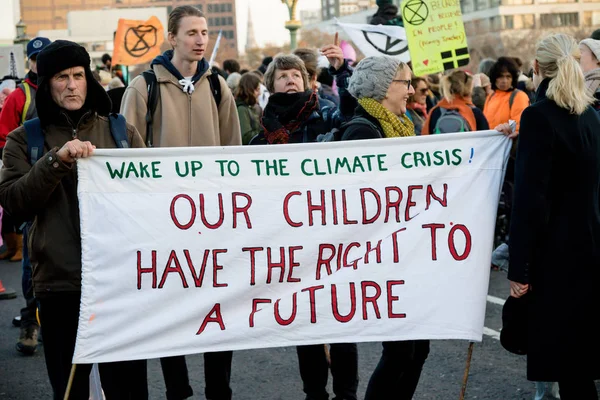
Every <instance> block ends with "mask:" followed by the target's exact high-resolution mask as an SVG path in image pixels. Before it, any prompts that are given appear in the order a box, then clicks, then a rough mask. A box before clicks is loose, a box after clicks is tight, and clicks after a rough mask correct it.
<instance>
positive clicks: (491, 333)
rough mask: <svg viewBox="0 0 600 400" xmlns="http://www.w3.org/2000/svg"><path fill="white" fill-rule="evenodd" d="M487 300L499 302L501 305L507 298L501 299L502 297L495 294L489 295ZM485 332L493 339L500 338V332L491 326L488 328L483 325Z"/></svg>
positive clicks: (493, 302)
mask: <svg viewBox="0 0 600 400" xmlns="http://www.w3.org/2000/svg"><path fill="white" fill-rule="evenodd" d="M487 301H489V302H490V303H492V304H497V305H499V306H503V305H504V303H505V302H506V300H504V299H501V298H499V297H495V296H490V295H488V297H487ZM483 334H484V335H486V336H489V337H491V338H492V339H496V340H500V332H498V331H495V330H493V329H490V328H486V327H485V326H484V327H483Z"/></svg>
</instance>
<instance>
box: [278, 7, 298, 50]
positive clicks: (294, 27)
mask: <svg viewBox="0 0 600 400" xmlns="http://www.w3.org/2000/svg"><path fill="white" fill-rule="evenodd" d="M298 1H299V0H281V2H282V3H283V4H285V5H286V6H287V7H288V10H289V12H290V20H289V21H287V22H286V23H285V29H287V30H288V31H290V48H291V49H292V51H293V50H295V49H296V47H297V42H296V34H297V33H298V29H300V27H302V23H301V22H300V21H298V20H297V19H296V6H297V5H298Z"/></svg>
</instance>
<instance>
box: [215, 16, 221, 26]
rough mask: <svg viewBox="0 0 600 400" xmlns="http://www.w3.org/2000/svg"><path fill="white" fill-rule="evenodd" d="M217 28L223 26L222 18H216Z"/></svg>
mask: <svg viewBox="0 0 600 400" xmlns="http://www.w3.org/2000/svg"><path fill="white" fill-rule="evenodd" d="M215 26H221V18H215Z"/></svg>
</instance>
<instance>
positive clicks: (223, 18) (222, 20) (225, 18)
mask: <svg viewBox="0 0 600 400" xmlns="http://www.w3.org/2000/svg"><path fill="white" fill-rule="evenodd" d="M221 26H227V17H221Z"/></svg>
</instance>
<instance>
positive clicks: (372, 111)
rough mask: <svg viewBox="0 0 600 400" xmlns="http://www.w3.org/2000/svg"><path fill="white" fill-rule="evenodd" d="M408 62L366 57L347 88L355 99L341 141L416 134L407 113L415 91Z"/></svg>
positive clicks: (382, 57) (388, 58)
mask: <svg viewBox="0 0 600 400" xmlns="http://www.w3.org/2000/svg"><path fill="white" fill-rule="evenodd" d="M411 78H412V72H411V70H410V68H409V67H408V65H406V64H405V63H403V62H400V61H398V60H396V59H394V58H391V57H385V56H377V57H367V58H365V59H364V60H362V61H361V62H360V63H359V64H358V66H357V67H356V69H355V70H354V74H353V75H352V77H351V78H350V82H349V86H348V91H349V92H350V93H351V94H352V95H353V96H354V97H356V99H358V104H359V106H358V107H357V109H356V111H355V113H354V117H353V118H352V120H351V121H350V122H348V123H347V124H346V126H345V127H344V129H343V131H344V132H343V135H342V140H357V139H375V138H384V137H403V136H415V128H414V125H413V123H412V122H411V120H410V119H409V118H408V116H407V115H406V103H407V101H408V98H409V97H410V96H411V95H412V94H414V93H415V89H414V88H413V87H412V85H411Z"/></svg>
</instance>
